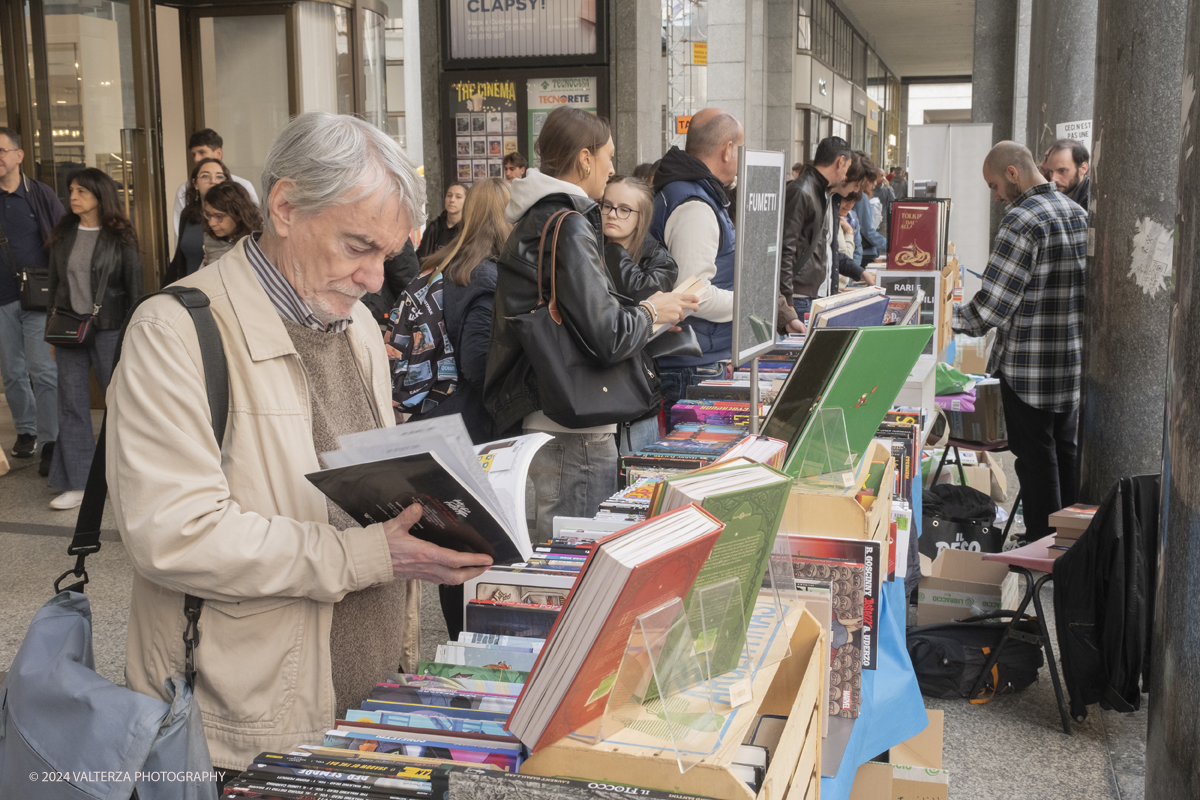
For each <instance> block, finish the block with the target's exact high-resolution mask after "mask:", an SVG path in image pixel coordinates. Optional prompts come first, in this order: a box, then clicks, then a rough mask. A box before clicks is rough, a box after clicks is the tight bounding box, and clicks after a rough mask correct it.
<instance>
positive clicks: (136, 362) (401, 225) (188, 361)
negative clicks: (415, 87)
mask: <svg viewBox="0 0 1200 800" xmlns="http://www.w3.org/2000/svg"><path fill="white" fill-rule="evenodd" d="M263 193H264V198H263V202H262V208H263V218H264V220H265V224H264V227H265V230H264V231H263V232H262V233H261V235H260V234H255V235H251V236H247V237H245V238H244V239H242V240H241V241H240V242H238V244H237V245H236V246H235V247H234V248H233V250H231V251H230V252H229V253H227V254H226V255H225V256H223V257H222V258H221V259H219V260H218V261H217V262H216V263H214V264H212V265H210V266H209V267H206V268H205V269H202V270H200V271H199V272H197V273H195V274H194V275H191V276H189V277H188V278H186V279H185V280H184V281H182V282H181V283H182V284H183V285H187V286H192V287H196V288H199V289H201V290H202V291H203V292H204V293H205V294H207V295H208V297H209V298H210V301H211V310H212V314H213V316H214V317H215V319H216V323H217V326H218V328H219V329H220V331H221V336H222V338H223V344H224V350H225V355H226V358H227V360H228V364H229V422H228V427H227V430H226V433H225V437H224V441H223V442H221V443H220V444H219V445H218V443H217V442H216V441H215V439H214V438H213V430H212V423H211V419H210V413H209V406H208V400H207V397H206V391H205V382H204V371H203V369H202V365H201V358H200V347H199V342H198V339H197V334H196V328H195V326H194V325H193V323H192V321H191V319H190V317H189V315H188V312H187V311H186V310H185V309H184V308H183V306H181V305H180V304H179V303H178V302H176V301H175V300H174V299H172V298H170V297H165V296H162V297H155V298H151V299H150V300H149V301H147V302H145V303H143V304H142V305H141V306H140V307H139V308H138V310H137V312H136V313H135V314H134V315H133V317H132V319H131V320H130V322H129V326H128V330H127V333H126V336H125V341H124V346H123V354H122V356H121V359H120V362H119V365H118V367H117V369H116V372H115V374H114V375H113V378H112V385H111V387H110V389H109V393H108V451H107V473H108V484H109V487H110V492H111V497H112V500H113V506H114V510H115V512H116V519H117V527H118V528H119V530H120V532H121V538H122V540H123V541H124V543H125V546H126V549H127V552H128V553H129V557H130V559H131V560H132V562H133V565H134V578H133V599H132V604H131V607H130V613H129V633H128V644H127V653H126V659H127V663H126V672H125V675H126V680H127V683H128V685H129V687H130V688H132V689H135V690H137V691H139V692H142V693H144V694H147V695H151V696H155V697H159V698H162V699H164V700H167V701H168V702H169V700H170V698H169V697H168V696H167V695H166V693H165V690H164V687H165V684H166V681H167V679H168V678H169V677H170V676H172V675H178V674H179V673H180V670H181V668H182V665H183V662H184V643H183V638H182V635H183V630H184V622H185V621H184V613H183V607H184V596H185V594H190V595H194V596H197V597H199V598H202V599H203V600H204V601H205V602H204V605H203V609H202V615H201V617H200V622H199V628H200V632H201V640H200V643H199V645H198V647H197V648H196V655H195V659H196V668H197V670H198V678H197V682H196V697H197V701H198V703H199V705H200V709H201V712H202V713H203V718H204V730H205V734H206V737H207V739H208V744H209V749H210V752H211V754H212V760H213V764H214V766H216V767H217V768H219V769H230V770H240V769H243V768H245V766H246V765H247V764H248V763H249V762H250V760H251V759H252V758H253V757H254V756H255V755H257V754H258V753H260V752H262V751H264V750H274V751H282V752H287V751H288V750H287V748H291V747H293V746H295V744H296V743H297V742H304V741H308V742H319V741H320V739H321V736H322V734H323V733H324V732H325V731H326V730H327V729H329V728H330V727H331V725H332V723H333V721H334V720H335V719H336V714H337V713H339V712H343V711H344V710H345V709H346V708H348V707H350V708H356V707H358V705H359V703H360V702H361V701H362V700H363V699H365V698H366V697H367V696H368V695H369V693H370V690H371V688H372V687H373V686H374V684H375V682H376V681H377V680H380V679H381V678H383V677H385V676H386V675H388V674H390V673H392V672H394V671H395V670H396V669H397V667H400V666H403V667H406V668H408V669H410V670H415V668H416V638H417V606H418V602H419V598H420V592H419V589H418V585H417V580H418V579H420V580H427V581H430V582H433V583H443V584H458V583H462V582H463V581H465V580H467V579H469V578H471V577H473V576H475V575H478V574H480V573H481V572H482V571H483V569H484V568H485V567H486V565H487V564H489V563H490V561H489V559H488V558H487V556H480V555H475V554H466V553H458V552H454V551H452V550H447V549H444V548H441V547H437V546H435V545H432V544H429V543H427V542H424V541H421V540H419V539H416V538H414V537H413V536H411V535H409V533H408V529H409V527H410V526H411V525H412V524H413V523H414V522H415V521H416V520H417V519H418V518H419V516H420V508H419V507H416V506H410V507H409V508H408V509H406V510H405V511H404V512H403V513H402V514H401V515H400V516H399V517H397V518H396V519H393V520H391V521H390V522H385V523H383V524H377V525H370V526H368V527H366V528H360V527H357V526H356V525H355V523H354V522H353V520H351V519H350V518H349V517H348V516H347V515H346V514H345V513H344V512H343V511H341V510H340V509H339V508H337V507H336V506H334V505H332V504H330V503H329V502H327V500H326V499H325V497H324V496H323V495H322V494H321V492H319V491H318V490H317V489H316V488H314V487H313V486H312V484H310V483H309V482H308V481H307V480H306V479H305V477H304V476H305V474H306V473H310V472H313V471H315V470H318V469H320V468H321V465H320V463H319V462H318V453H321V452H325V451H329V450H333V449H336V448H337V437H338V436H341V435H344V434H349V433H355V432H358V431H363V430H368V429H374V428H380V427H383V426H387V425H392V424H394V419H393V415H392V406H391V385H390V380H389V369H388V362H387V356H386V354H385V351H384V345H383V341H382V339H381V337H380V335H379V328H378V326H377V325H376V324H375V322H374V320H373V319H372V317H371V314H370V312H369V311H368V310H367V309H366V307H365V306H363V305H362V304H361V303H359V298H360V297H362V296H363V295H364V294H365V293H367V292H375V291H378V290H379V288H380V286H381V284H382V283H383V262H384V260H385V259H387V258H388V257H389V256H391V255H394V254H396V253H398V252H399V251H400V249H401V247H403V245H404V242H405V240H406V239H407V238H408V235H409V232H410V231H411V230H412V228H413V227H414V226H419V225H420V224H421V223H422V222H423V217H424V214H423V211H422V209H423V207H424V203H425V189H424V186H423V179H422V178H420V177H419V176H418V175H417V173H416V170H415V169H414V168H413V166H412V164H410V163H409V161H408V159H407V157H406V156H405V155H404V153H403V151H402V150H401V149H400V148H399V147H398V146H397V145H396V144H395V143H394V142H393V141H392V140H391V139H389V138H388V137H387V136H386V135H384V134H383V133H382V132H381V131H379V130H377V129H376V128H374V127H372V126H370V125H369V124H367V123H365V122H363V121H362V120H358V119H355V118H353V117H349V116H336V115H332V114H325V113H313V114H304V115H301V116H299V117H297V118H296V119H294V120H292V122H291V123H289V124H288V126H287V127H286V128H284V130H283V132H282V133H280V135H279V138H278V139H277V140H276V141H275V144H274V145H273V146H272V148H271V151H270V153H269V154H268V156H267V163H266V169H265V171H264V174H263Z"/></svg>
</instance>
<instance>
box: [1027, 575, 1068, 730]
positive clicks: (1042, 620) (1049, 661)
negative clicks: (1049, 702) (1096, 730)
mask: <svg viewBox="0 0 1200 800" xmlns="http://www.w3.org/2000/svg"><path fill="white" fill-rule="evenodd" d="M1053 577H1054V575H1053V573H1050V572H1047V573H1046V574H1045V575H1043V576H1042V577H1040V578H1038V582H1037V584H1035V585H1034V588H1033V607H1034V608H1035V609H1037V618H1038V629H1039V630H1040V631H1041V634H1042V648H1043V649H1044V650H1045V651H1046V665H1047V666H1049V667H1050V682H1051V683H1053V684H1054V699H1055V700H1056V701H1057V702H1058V714H1059V716H1060V717H1062V726H1063V733H1065V734H1067V735H1068V736H1070V735H1071V715H1070V714H1069V713H1068V711H1067V706H1066V702H1065V701H1064V699H1063V690H1062V685H1061V684H1060V683H1059V681H1058V663H1057V662H1056V661H1055V659H1054V647H1053V646H1052V645H1051V644H1050V632H1049V631H1048V630H1047V629H1046V615H1045V614H1043V613H1042V598H1041V590H1042V586H1044V585H1045V584H1046V582H1047V581H1049V580H1053Z"/></svg>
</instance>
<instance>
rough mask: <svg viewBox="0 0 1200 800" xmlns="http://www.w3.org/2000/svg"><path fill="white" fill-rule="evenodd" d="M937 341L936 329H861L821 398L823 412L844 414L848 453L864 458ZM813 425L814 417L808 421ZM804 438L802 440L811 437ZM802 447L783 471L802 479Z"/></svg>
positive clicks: (895, 327) (792, 452)
mask: <svg viewBox="0 0 1200 800" xmlns="http://www.w3.org/2000/svg"><path fill="white" fill-rule="evenodd" d="M932 336H933V326H932V325H888V326H881V327H872V328H860V329H858V331H857V333H856V335H855V337H854V341H853V342H852V343H851V344H850V347H849V348H848V349H847V350H846V352H845V355H844V356H843V357H842V359H841V363H840V364H839V365H838V368H837V370H836V371H835V372H834V373H833V376H832V377H831V378H830V380H829V381H828V384H827V386H826V387H825V390H824V391H823V392H821V393H820V396H819V398H818V399H817V403H816V409H815V410H819V411H824V410H829V409H841V411H842V416H843V417H844V419H845V423H846V440H847V444H848V445H849V450H850V453H852V454H854V455H855V456H856V457H858V456H861V455H862V454H863V453H864V452H865V451H866V448H867V445H869V444H870V443H871V439H872V438H874V436H875V433H876V431H878V430H879V423H880V422H882V421H883V418H884V416H885V415H886V414H887V412H888V411H889V410H890V409H891V407H892V404H893V403H895V402H896V395H898V394H899V393H900V390H901V389H902V388H904V382H905V381H906V380H908V376H909V373H911V372H912V369H913V367H915V366H916V364H917V359H918V358H920V356H921V351H922V350H923V349H924V348H925V345H926V344H927V343H928V342H929V339H930V337H932ZM809 422H810V424H809V425H808V427H809V428H811V427H812V425H811V417H810V420H809ZM807 433H808V432H807V431H805V432H804V434H802V435H801V439H803V437H804V436H805V435H807ZM803 452H804V448H803V447H796V448H793V449H792V450H791V451H790V453H789V456H788V461H787V463H786V464H785V466H784V472H786V473H787V474H788V475H792V476H793V477H796V476H799V474H800V467H801V464H800V463H799V461H800V458H801V456H802V455H803Z"/></svg>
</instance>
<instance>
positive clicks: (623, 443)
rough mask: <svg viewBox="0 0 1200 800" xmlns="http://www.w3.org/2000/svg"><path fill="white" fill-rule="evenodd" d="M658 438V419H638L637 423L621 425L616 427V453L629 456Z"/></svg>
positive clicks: (655, 417) (654, 417)
mask: <svg viewBox="0 0 1200 800" xmlns="http://www.w3.org/2000/svg"><path fill="white" fill-rule="evenodd" d="M660 438H662V437H660V436H659V434H658V417H657V416H653V417H649V418H647V419H639V420H638V421H637V422H629V423H622V424H621V425H618V426H617V453H618V454H619V455H622V456H631V455H633V454H634V453H636V452H637V451H638V450H642V449H644V448H646V447H647V446H648V445H652V444H654V443H655V442H657V441H658V440H659V439H660Z"/></svg>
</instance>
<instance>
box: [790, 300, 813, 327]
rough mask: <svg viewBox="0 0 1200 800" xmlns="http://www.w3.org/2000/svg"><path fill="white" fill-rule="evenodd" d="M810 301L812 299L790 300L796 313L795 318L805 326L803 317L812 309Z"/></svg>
mask: <svg viewBox="0 0 1200 800" xmlns="http://www.w3.org/2000/svg"><path fill="white" fill-rule="evenodd" d="M812 301H813V299H812V298H811V297H793V298H792V308H793V309H794V310H795V311H796V316H798V317H799V318H800V321H801V322H804V323H805V324H808V323H807V322H805V319H804V315H805V314H807V313H808V312H809V309H811V308H812Z"/></svg>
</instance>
